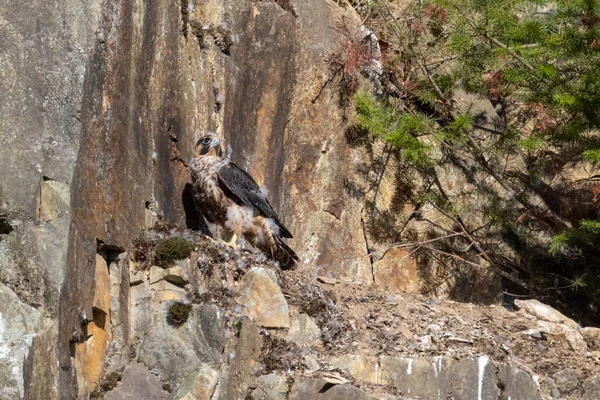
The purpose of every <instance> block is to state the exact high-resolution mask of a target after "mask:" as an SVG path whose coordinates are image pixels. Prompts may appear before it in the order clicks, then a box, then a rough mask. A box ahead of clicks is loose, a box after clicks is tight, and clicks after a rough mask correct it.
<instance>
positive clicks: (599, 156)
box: [583, 149, 600, 164]
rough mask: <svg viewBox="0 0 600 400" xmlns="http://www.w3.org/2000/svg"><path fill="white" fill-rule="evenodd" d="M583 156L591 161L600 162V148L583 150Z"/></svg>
mask: <svg viewBox="0 0 600 400" xmlns="http://www.w3.org/2000/svg"><path fill="white" fill-rule="evenodd" d="M583 158H584V159H585V160H586V161H591V162H594V163H596V164H600V149H590V150H585V151H584V152H583Z"/></svg>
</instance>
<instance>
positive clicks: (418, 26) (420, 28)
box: [410, 21, 426, 35]
mask: <svg viewBox="0 0 600 400" xmlns="http://www.w3.org/2000/svg"><path fill="white" fill-rule="evenodd" d="M410 29H411V30H412V31H413V33H414V34H415V35H421V34H422V33H424V32H425V29H426V26H425V24H424V23H423V22H421V21H417V22H414V23H413V24H412V25H411V26H410Z"/></svg>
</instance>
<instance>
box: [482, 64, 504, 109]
mask: <svg viewBox="0 0 600 400" xmlns="http://www.w3.org/2000/svg"><path fill="white" fill-rule="evenodd" d="M502 83H504V73H503V72H502V70H498V71H490V72H488V73H487V74H485V75H484V76H483V84H484V85H485V88H486V89H487V90H488V97H489V99H490V101H492V102H496V101H498V100H500V88H501V87H502Z"/></svg>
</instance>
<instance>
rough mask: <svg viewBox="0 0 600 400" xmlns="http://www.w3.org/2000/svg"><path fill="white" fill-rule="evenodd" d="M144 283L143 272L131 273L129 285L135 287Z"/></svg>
mask: <svg viewBox="0 0 600 400" xmlns="http://www.w3.org/2000/svg"><path fill="white" fill-rule="evenodd" d="M142 282H144V272H142V271H131V270H130V271H129V285H130V286H135V285H139V284H140V283H142Z"/></svg>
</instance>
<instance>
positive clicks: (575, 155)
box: [355, 0, 600, 310]
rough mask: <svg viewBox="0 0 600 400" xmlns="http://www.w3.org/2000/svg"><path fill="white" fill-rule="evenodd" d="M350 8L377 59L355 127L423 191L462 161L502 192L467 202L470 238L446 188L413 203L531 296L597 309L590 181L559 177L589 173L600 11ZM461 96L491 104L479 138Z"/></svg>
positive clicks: (596, 119)
mask: <svg viewBox="0 0 600 400" xmlns="http://www.w3.org/2000/svg"><path fill="white" fill-rule="evenodd" d="M360 4H361V6H362V7H363V8H359V11H360V12H362V14H363V15H364V16H365V18H366V21H367V22H366V23H367V24H368V25H370V26H371V27H372V29H373V30H374V31H375V32H376V33H377V34H378V36H379V37H381V38H384V39H383V40H382V41H381V42H382V43H383V44H385V45H386V47H387V48H388V50H387V52H386V53H385V54H384V57H385V59H384V74H383V76H382V77H381V78H382V82H383V86H384V87H385V88H386V91H385V93H384V94H383V95H381V96H379V97H378V98H376V97H374V96H373V95H371V94H368V93H365V92H359V93H358V94H357V95H356V96H355V104H356V122H357V124H358V125H359V126H360V127H361V128H362V129H365V130H366V131H368V132H369V133H371V134H372V135H374V136H377V137H380V138H382V139H383V140H385V141H386V142H387V143H389V144H390V145H391V146H393V147H395V148H397V149H398V150H399V151H400V154H401V157H402V158H403V161H404V162H406V163H408V164H410V165H411V166H412V167H413V168H415V169H416V170H418V171H419V172H420V173H421V174H422V176H423V179H424V180H430V181H432V182H433V181H434V180H435V170H434V168H433V167H434V166H435V165H436V164H439V163H440V162H442V161H444V160H452V161H453V162H454V161H455V162H457V163H458V162H463V164H462V165H461V166H462V167H465V165H467V164H468V163H465V162H464V160H471V161H472V162H473V163H474V169H475V170H476V173H479V174H481V173H483V174H486V175H487V176H488V177H489V179H488V180H486V182H487V181H493V183H494V185H496V186H498V187H501V188H502V191H503V193H504V195H503V196H498V195H497V194H493V193H491V192H490V190H489V188H487V187H483V186H482V187H481V188H480V192H478V193H479V194H480V195H481V196H482V197H481V198H482V199H484V200H482V201H484V204H482V207H483V208H484V209H485V212H486V213H487V216H488V218H489V226H488V227H487V229H486V230H481V229H480V227H479V228H478V229H480V230H479V231H473V228H474V227H469V226H467V224H466V223H464V222H463V220H462V219H461V215H460V212H459V211H457V210H459V209H460V206H459V205H458V204H452V202H451V201H450V200H451V199H449V198H448V197H447V196H445V194H444V189H443V188H439V187H436V185H424V188H425V189H424V192H423V193H420V194H419V196H420V197H419V196H417V197H419V198H420V199H426V200H425V201H427V202H429V203H431V204H432V205H433V206H434V207H437V208H439V209H440V211H441V212H444V213H446V214H447V215H448V218H451V219H452V220H453V221H454V222H456V224H457V229H458V230H462V231H463V233H464V235H466V236H468V238H469V239H468V240H470V241H472V242H474V243H471V244H475V246H474V247H473V248H474V249H476V252H479V257H480V258H481V254H485V255H486V257H487V258H488V259H485V257H484V260H483V261H485V263H487V264H488V265H492V266H494V267H495V268H496V269H497V270H498V272H500V273H501V274H502V275H503V276H505V277H507V278H509V279H511V280H513V282H515V283H517V284H519V285H520V286H522V287H525V288H526V291H527V292H528V293H531V294H532V295H538V296H540V295H550V293H552V296H554V295H557V296H558V297H559V298H561V299H562V301H563V302H569V301H571V302H583V303H584V304H585V305H586V306H589V307H590V308H593V307H598V306H600V265H599V261H598V260H599V258H598V257H599V256H600V218H599V216H600V208H599V203H598V201H599V200H600V179H599V178H600V175H598V174H594V175H595V176H591V177H589V178H587V179H584V180H579V181H569V180H564V179H562V174H563V172H564V171H566V170H568V168H570V167H569V166H570V165H572V164H573V163H579V164H581V163H582V162H584V161H587V162H588V163H590V165H596V166H597V164H598V163H600V136H599V134H598V133H599V129H600V113H599V110H598V108H599V106H600V6H599V5H598V3H597V2H596V1H595V0H569V1H564V2H563V1H547V0H534V1H522V0H426V1H424V2H422V3H420V4H416V3H415V4H414V5H412V6H409V7H408V8H407V9H406V10H401V11H398V7H395V4H394V3H393V2H392V1H387V0H380V1H372V2H369V3H367V4H366V5H365V4H363V3H362V2H360ZM459 93H466V94H470V95H478V96H480V97H481V98H487V99H489V101H490V102H491V103H492V104H493V105H494V107H495V110H496V112H497V115H498V120H497V121H493V127H491V128H490V126H489V124H488V125H487V126H486V127H485V129H483V130H482V129H481V126H479V125H480V121H478V120H477V116H474V115H472V114H471V113H470V112H469V110H461V109H459V108H458V107H457V106H456V104H455V99H456V96H457V94H459ZM482 132H484V133H482ZM440 155H441V156H440ZM471 161H469V162H471ZM482 232H487V234H488V235H490V234H492V233H493V234H497V235H501V236H502V237H503V238H505V239H506V238H508V239H506V241H507V242H509V243H510V244H511V246H512V247H513V248H514V249H515V251H518V252H520V253H521V258H520V261H521V262H520V263H519V264H518V265H516V264H515V263H514V262H512V261H507V260H506V259H505V258H504V257H503V256H501V255H499V254H495V249H494V248H493V245H489V246H488V244H490V243H493V241H490V240H488V238H486V236H485V234H482ZM453 239H455V238H453ZM446 245H448V246H450V247H452V243H446V244H442V243H440V246H446ZM486 246H487V247H486ZM477 247H480V249H477ZM445 248H447V247H445ZM438 250H439V249H438ZM461 257H465V256H464V255H461ZM468 259H469V260H472V259H473V258H468ZM565 290H567V291H566V292H565ZM584 308H585V307H584ZM588 310H589V309H588Z"/></svg>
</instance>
